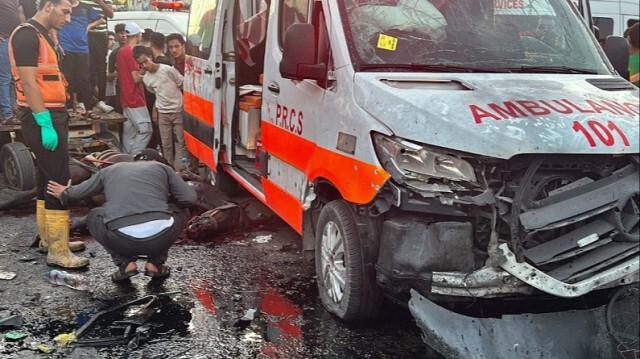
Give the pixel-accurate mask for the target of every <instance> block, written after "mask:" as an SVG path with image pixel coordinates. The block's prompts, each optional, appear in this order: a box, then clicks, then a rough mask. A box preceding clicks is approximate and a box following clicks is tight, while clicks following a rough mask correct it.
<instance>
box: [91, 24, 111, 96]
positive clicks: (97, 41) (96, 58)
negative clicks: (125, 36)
mask: <svg viewBox="0 0 640 359" xmlns="http://www.w3.org/2000/svg"><path fill="white" fill-rule="evenodd" d="M108 50H109V37H108V36H107V32H106V31H104V32H91V31H90V32H89V54H91V78H92V81H91V84H92V86H91V89H92V90H93V87H94V86H98V101H104V100H105V95H104V94H105V91H106V88H107V52H108ZM92 92H93V91H92Z"/></svg>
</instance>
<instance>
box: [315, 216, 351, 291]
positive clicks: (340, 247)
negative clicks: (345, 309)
mask: <svg viewBox="0 0 640 359" xmlns="http://www.w3.org/2000/svg"><path fill="white" fill-rule="evenodd" d="M321 252H322V253H321V258H320V261H321V265H322V280H323V281H324V287H325V290H326V292H327V295H328V296H329V298H331V300H332V301H333V302H335V303H340V302H341V301H342V297H343V296H344V289H345V283H346V278H347V269H346V267H345V263H344V261H345V254H344V240H343V237H342V233H341V232H340V229H339V228H338V225H337V224H336V223H335V222H333V221H329V222H327V224H326V225H325V226H324V229H323V231H322V247H321Z"/></svg>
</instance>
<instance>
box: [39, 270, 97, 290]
mask: <svg viewBox="0 0 640 359" xmlns="http://www.w3.org/2000/svg"><path fill="white" fill-rule="evenodd" d="M44 276H45V277H46V278H47V280H48V281H49V282H51V283H53V284H55V285H66V286H67V287H69V288H72V289H76V290H89V278H87V277H85V276H83V275H80V274H72V273H67V272H65V271H63V270H57V269H54V270H51V271H48V272H47V273H45V275H44Z"/></svg>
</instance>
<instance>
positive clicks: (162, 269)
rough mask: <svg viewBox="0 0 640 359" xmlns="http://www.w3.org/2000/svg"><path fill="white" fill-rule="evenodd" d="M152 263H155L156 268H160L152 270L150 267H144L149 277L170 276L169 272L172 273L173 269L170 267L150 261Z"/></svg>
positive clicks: (145, 273)
mask: <svg viewBox="0 0 640 359" xmlns="http://www.w3.org/2000/svg"><path fill="white" fill-rule="evenodd" d="M149 263H151V264H153V265H154V266H155V267H156V268H158V270H157V271H153V272H152V271H150V270H148V269H146V268H145V269H144V275H146V276H147V277H151V278H167V277H168V276H169V274H171V270H170V268H169V267H167V266H165V265H162V264H156V263H152V262H149Z"/></svg>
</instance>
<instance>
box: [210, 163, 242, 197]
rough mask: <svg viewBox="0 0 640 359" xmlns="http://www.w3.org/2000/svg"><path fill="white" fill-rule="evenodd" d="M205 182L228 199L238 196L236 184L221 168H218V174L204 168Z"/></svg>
mask: <svg viewBox="0 0 640 359" xmlns="http://www.w3.org/2000/svg"><path fill="white" fill-rule="evenodd" d="M205 181H207V182H208V183H209V184H210V185H212V186H213V187H216V188H217V189H219V190H221V191H222V192H224V193H226V194H227V195H228V196H229V197H233V196H235V195H237V194H238V190H239V188H238V186H239V185H238V182H236V180H234V179H233V177H231V176H230V175H229V174H228V173H227V172H225V171H224V170H223V169H222V168H221V167H218V172H217V173H216V172H213V170H212V169H211V168H208V167H206V170H205Z"/></svg>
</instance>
